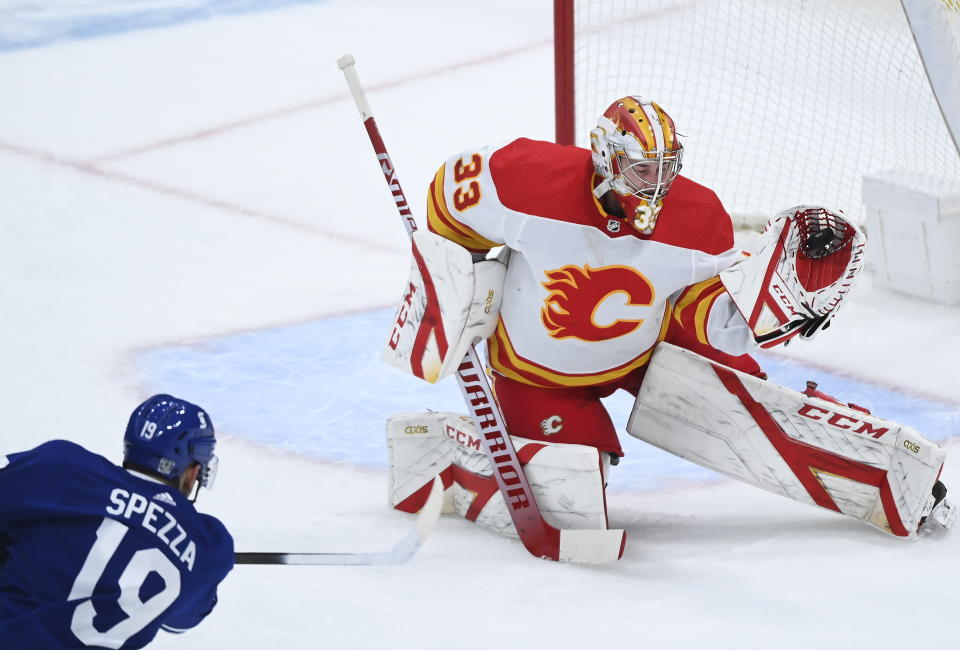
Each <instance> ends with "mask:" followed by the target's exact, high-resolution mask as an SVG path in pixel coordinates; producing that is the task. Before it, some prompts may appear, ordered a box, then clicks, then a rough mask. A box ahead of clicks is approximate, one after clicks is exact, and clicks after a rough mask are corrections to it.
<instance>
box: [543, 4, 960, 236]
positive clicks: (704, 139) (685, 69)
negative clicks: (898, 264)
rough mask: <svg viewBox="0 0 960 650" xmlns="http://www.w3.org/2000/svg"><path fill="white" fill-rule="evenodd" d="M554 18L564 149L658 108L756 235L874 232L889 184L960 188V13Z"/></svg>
mask: <svg viewBox="0 0 960 650" xmlns="http://www.w3.org/2000/svg"><path fill="white" fill-rule="evenodd" d="M906 5H914V6H919V7H920V8H921V9H922V10H923V11H924V13H925V15H926V18H925V19H924V20H925V25H926V29H925V31H926V32H927V33H924V29H915V30H914V31H911V21H908V19H907V14H908V8H907V7H906ZM554 16H555V35H556V41H555V47H556V56H555V60H556V64H557V70H556V78H557V122H556V125H557V141H558V142H560V143H563V144H578V145H580V146H587V145H588V137H589V131H590V128H592V126H593V125H594V123H595V121H596V119H597V117H598V116H599V115H600V113H601V112H602V111H603V110H604V109H605V108H606V106H607V105H608V104H609V103H610V102H611V101H613V100H614V99H616V98H617V97H621V96H623V95H627V94H639V95H642V96H645V97H648V98H650V99H653V100H655V101H657V102H658V103H659V104H661V105H662V106H663V107H664V108H665V109H666V110H667V111H668V112H669V113H670V114H671V116H672V117H673V118H674V120H675V121H676V123H677V129H678V131H679V132H680V134H681V136H683V141H684V145H685V147H686V154H685V155H684V172H683V173H684V175H687V176H689V177H691V178H693V179H694V180H697V181H698V182H701V183H703V184H705V185H707V186H708V187H710V188H712V189H713V190H715V191H716V192H717V194H718V195H719V196H720V198H721V200H722V201H723V202H724V205H725V206H726V207H727V209H728V211H729V212H730V213H731V215H733V216H734V219H735V222H737V224H738V225H740V226H744V225H747V226H752V225H762V224H763V223H764V222H765V221H766V219H767V218H768V217H769V216H770V215H772V214H773V213H774V212H776V211H777V210H779V209H782V208H783V207H786V206H789V205H796V204H802V203H823V204H825V205H829V206H831V207H834V208H837V209H842V210H844V211H845V212H846V213H847V214H848V215H850V216H852V217H853V218H855V219H857V220H858V221H861V222H862V221H864V219H865V209H864V207H863V205H862V200H861V188H862V182H863V181H862V179H863V177H864V176H865V175H869V174H874V173H878V172H881V171H890V170H897V169H902V170H906V171H909V172H918V173H923V174H926V175H929V176H933V177H938V178H942V179H947V180H957V179H960V153H958V146H957V143H956V142H955V141H954V139H953V135H958V136H960V133H958V131H960V114H957V112H958V111H960V54H958V52H960V45H958V43H960V0H903V4H901V1H900V0H804V1H803V2H798V1H797V0H724V1H723V2H718V1H715V0H554ZM914 22H915V21H914ZM930 32H936V38H935V39H931V38H930V34H929V33H930ZM915 39H916V42H915ZM931 40H936V41H937V42H936V43H933V44H931ZM918 47H919V50H920V51H919V52H918ZM925 48H926V49H928V50H930V51H932V52H934V54H932V55H931V54H929V53H927V52H924V49H925ZM920 52H924V54H923V58H921V55H920ZM925 65H926V67H925ZM928 75H929V76H928ZM951 122H952V123H953V124H954V126H953V127H952V128H951V126H950V124H951ZM951 130H952V131H953V133H952V134H951Z"/></svg>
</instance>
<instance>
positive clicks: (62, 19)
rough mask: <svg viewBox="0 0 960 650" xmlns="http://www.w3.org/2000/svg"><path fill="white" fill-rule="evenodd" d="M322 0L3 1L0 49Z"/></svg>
mask: <svg viewBox="0 0 960 650" xmlns="http://www.w3.org/2000/svg"><path fill="white" fill-rule="evenodd" d="M324 1H325V0H164V1H163V2H158V1H157V0H99V1H96V0H59V1H58V2H54V3H51V2H43V1H40V0H10V1H8V2H3V3H2V6H0V52H4V51H8V50H20V49H25V48H31V47H42V46H45V45H51V44H53V43H57V42H61V41H69V40H76V39H86V38H98V37H101V36H110V35H113V34H122V33H126V32H132V31H137V30H141V29H155V28H158V27H172V26H175V25H182V24H184V23H189V22H194V21H197V20H208V19H211V18H219V17H222V16H229V15H235V14H244V13H251V12H256V11H270V10H273V9H283V8H286V7H290V6H293V5H298V4H307V3H316V2H324Z"/></svg>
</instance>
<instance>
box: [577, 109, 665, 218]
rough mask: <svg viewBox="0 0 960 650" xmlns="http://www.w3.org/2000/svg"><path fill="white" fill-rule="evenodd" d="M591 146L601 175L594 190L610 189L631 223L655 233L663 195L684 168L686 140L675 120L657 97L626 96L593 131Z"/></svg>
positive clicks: (608, 111)
mask: <svg viewBox="0 0 960 650" xmlns="http://www.w3.org/2000/svg"><path fill="white" fill-rule="evenodd" d="M590 148H591V152H592V154H593V167H594V170H595V171H596V173H597V174H598V175H599V176H600V177H601V178H602V179H603V181H602V182H601V183H600V184H599V185H597V186H596V187H595V188H594V190H593V193H594V195H595V196H596V197H597V198H600V197H601V196H603V195H604V194H606V193H607V192H608V191H612V192H613V193H614V195H615V197H616V199H617V202H618V203H619V204H620V207H621V208H622V209H623V213H624V215H625V216H626V217H627V218H628V219H630V222H631V223H632V224H633V226H634V227H635V228H636V229H637V230H639V231H640V232H642V233H643V234H645V235H649V234H651V233H652V232H653V229H654V228H655V227H656V225H657V215H658V214H659V212H660V209H661V208H662V207H663V198H664V197H665V196H666V195H667V192H668V191H669V189H670V184H671V183H673V181H674V179H675V178H676V177H677V175H678V174H679V173H680V166H681V158H682V156H683V145H681V144H680V141H679V139H678V138H677V130H676V127H675V126H674V124H673V120H672V119H671V118H670V116H669V115H667V113H666V111H664V110H663V109H662V108H660V106H659V105H658V104H656V103H654V102H650V101H645V100H643V99H641V98H640V97H634V96H630V97H623V98H621V99H618V100H617V101H615V102H614V103H613V104H611V105H610V107H609V108H607V110H606V111H604V113H603V115H602V116H601V117H600V119H599V121H598V122H597V126H596V128H594V129H593V130H592V131H590Z"/></svg>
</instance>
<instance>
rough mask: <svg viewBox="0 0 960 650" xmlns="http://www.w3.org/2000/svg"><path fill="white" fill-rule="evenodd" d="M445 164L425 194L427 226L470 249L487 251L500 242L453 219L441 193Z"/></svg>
mask: <svg viewBox="0 0 960 650" xmlns="http://www.w3.org/2000/svg"><path fill="white" fill-rule="evenodd" d="M445 176H446V165H442V166H441V167H440V169H439V171H437V173H436V175H435V176H434V177H433V182H431V183H430V190H429V192H428V194H427V226H428V227H429V228H430V230H432V231H433V232H435V233H437V234H438V235H440V236H441V237H445V238H447V239H449V240H450V241H454V242H456V243H458V244H460V245H461V246H463V247H464V248H467V249H470V250H472V251H487V250H490V249H491V248H493V247H495V246H499V245H500V244H499V243H497V242H493V241H490V240H489V239H487V238H485V237H483V236H482V235H480V234H478V233H477V232H476V231H475V230H473V229H472V228H470V227H469V226H467V225H465V224H463V223H461V222H460V221H457V220H456V219H454V217H453V215H451V214H450V209H449V208H448V207H447V201H446V198H445V197H444V194H443V184H444V180H445Z"/></svg>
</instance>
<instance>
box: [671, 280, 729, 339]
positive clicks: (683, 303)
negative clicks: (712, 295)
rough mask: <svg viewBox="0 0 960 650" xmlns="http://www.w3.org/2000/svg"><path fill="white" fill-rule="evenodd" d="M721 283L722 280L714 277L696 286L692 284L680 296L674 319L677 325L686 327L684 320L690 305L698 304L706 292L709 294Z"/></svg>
mask: <svg viewBox="0 0 960 650" xmlns="http://www.w3.org/2000/svg"><path fill="white" fill-rule="evenodd" d="M719 281H720V278H719V277H717V276H714V277H712V278H708V279H706V280H703V281H702V282H698V283H696V284H691V285H690V286H689V287H687V288H686V290H684V292H683V293H682V294H681V295H680V299H679V300H678V301H677V306H676V308H675V309H674V312H673V317H674V319H675V320H676V321H677V324H678V325H680V326H681V327H682V326H684V323H683V319H684V318H686V316H687V312H686V310H687V308H688V307H690V305H692V304H694V303H696V302H697V301H698V300H699V299H700V298H701V297H702V296H703V295H704V293H705V292H709V291H711V290H713V289H715V288H716V283H717V282H719Z"/></svg>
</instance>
